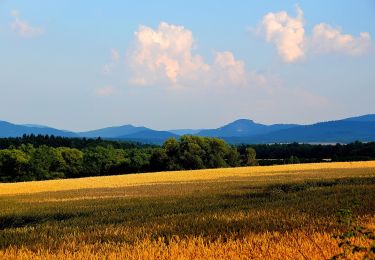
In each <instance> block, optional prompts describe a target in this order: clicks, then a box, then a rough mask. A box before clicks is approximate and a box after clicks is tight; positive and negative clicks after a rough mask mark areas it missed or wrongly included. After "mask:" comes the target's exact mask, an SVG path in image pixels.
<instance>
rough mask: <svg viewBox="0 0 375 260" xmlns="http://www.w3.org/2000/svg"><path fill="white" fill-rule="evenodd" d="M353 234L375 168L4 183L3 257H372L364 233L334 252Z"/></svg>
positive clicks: (0, 187)
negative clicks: (348, 235) (357, 249)
mask: <svg viewBox="0 0 375 260" xmlns="http://www.w3.org/2000/svg"><path fill="white" fill-rule="evenodd" d="M340 212H347V213H348V214H347V215H345V216H344V217H345V218H346V219H350V223H345V221H343V220H342V217H343V216H342V214H341V215H340V214H339V213H340ZM340 216H341V219H340ZM356 227H363V228H364V229H365V230H366V231H371V230H373V229H374V228H375V161H370V162H347V163H319V164H295V165H281V166H263V167H240V168H231V169H229V168H228V169H210V170H197V171H180V172H160V173H145V174H129V175H119V176H105V177H90V178H80V179H67V180H51V181H40V182H25V183H3V184H0V259H329V258H331V257H333V256H335V255H339V254H340V253H344V254H345V255H342V257H344V258H351V259H362V258H363V257H364V256H365V257H370V258H371V257H372V256H373V255H371V252H370V251H371V250H370V249H371V246H372V244H373V242H374V241H373V240H371V239H370V238H368V237H366V236H363V235H362V234H361V233H359V234H356V235H355V236H352V237H351V238H350V239H349V240H348V241H349V246H348V247H347V248H345V247H339V243H340V242H342V240H343V239H342V238H340V237H339V236H340V235H342V234H345V233H348V230H349V231H350V230H353V228H356ZM352 245H360V246H361V247H363V248H364V249H362V250H360V251H361V252H358V253H354V254H353V252H352V248H351V247H350V246H352ZM366 250H367V251H366Z"/></svg>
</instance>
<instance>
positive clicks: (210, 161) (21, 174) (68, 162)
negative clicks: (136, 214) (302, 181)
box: [0, 136, 256, 182]
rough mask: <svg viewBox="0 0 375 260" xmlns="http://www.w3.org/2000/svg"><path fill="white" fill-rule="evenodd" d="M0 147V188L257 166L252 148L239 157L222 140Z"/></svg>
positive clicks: (17, 141) (15, 142)
mask: <svg viewBox="0 0 375 260" xmlns="http://www.w3.org/2000/svg"><path fill="white" fill-rule="evenodd" d="M30 139H31V140H42V142H41V143H42V144H41V145H40V143H35V142H34V143H33V142H32V143H29V142H28V140H30ZM0 143H1V144H3V145H4V143H7V144H8V146H7V147H6V148H2V149H0V181H2V182H14V181H32V180H46V179H56V178H77V177H85V176H102V175H115V174H124V173H140V172H153V171H165V170H193V169H205V168H220V167H235V166H240V165H253V164H256V159H255V150H254V149H252V148H247V149H245V150H246V153H245V154H243V155H240V154H239V153H238V151H237V149H236V148H235V147H233V146H230V145H228V144H227V143H225V142H224V141H223V140H221V139H218V138H207V137H198V136H183V137H181V138H180V139H179V140H176V139H174V138H171V139H169V140H167V141H166V142H165V143H164V144H163V145H162V146H150V145H141V144H136V143H121V142H115V141H105V140H101V139H95V140H94V139H92V140H86V141H78V140H75V139H69V140H68V139H67V138H56V137H47V136H39V137H38V136H32V137H30V136H24V137H22V138H14V139H11V138H7V139H6V140H1V141H0ZM77 143H78V145H77ZM56 144H62V145H67V146H70V147H66V146H61V147H58V145H56ZM3 147H4V146H3ZM76 147H79V148H80V149H78V148H76Z"/></svg>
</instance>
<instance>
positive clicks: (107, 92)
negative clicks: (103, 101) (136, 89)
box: [95, 86, 115, 97]
mask: <svg viewBox="0 0 375 260" xmlns="http://www.w3.org/2000/svg"><path fill="white" fill-rule="evenodd" d="M114 92H115V89H114V88H113V87H111V86H106V87H102V88H97V89H95V95H97V96H100V97H107V96H111V95H113V94H114Z"/></svg>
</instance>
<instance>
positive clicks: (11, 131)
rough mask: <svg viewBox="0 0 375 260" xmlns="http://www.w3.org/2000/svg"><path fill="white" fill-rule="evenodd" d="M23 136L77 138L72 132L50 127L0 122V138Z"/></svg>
mask: <svg viewBox="0 0 375 260" xmlns="http://www.w3.org/2000/svg"><path fill="white" fill-rule="evenodd" d="M24 134H35V135H38V134H41V135H55V136H63V137H78V134H76V133H74V132H69V131H64V130H59V129H55V128H52V127H47V126H37V125H17V124H12V123H9V122H6V121H0V137H20V136H22V135H24Z"/></svg>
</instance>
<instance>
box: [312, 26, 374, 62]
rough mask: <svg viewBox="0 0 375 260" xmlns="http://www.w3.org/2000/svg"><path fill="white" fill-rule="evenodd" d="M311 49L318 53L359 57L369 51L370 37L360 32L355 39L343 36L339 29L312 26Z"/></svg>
mask: <svg viewBox="0 0 375 260" xmlns="http://www.w3.org/2000/svg"><path fill="white" fill-rule="evenodd" d="M310 44H311V48H312V49H313V50H314V51H316V52H319V53H332V52H337V53H344V54H349V55H361V54H364V53H365V52H366V51H367V50H369V48H370V46H371V36H370V34H369V33H368V32H361V33H360V35H359V37H357V38H355V37H354V36H352V35H350V34H343V33H342V32H341V30H340V29H337V28H336V29H335V28H332V27H331V26H330V25H328V24H325V23H320V24H317V25H315V26H314V29H313V33H312V37H311V43H310Z"/></svg>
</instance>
